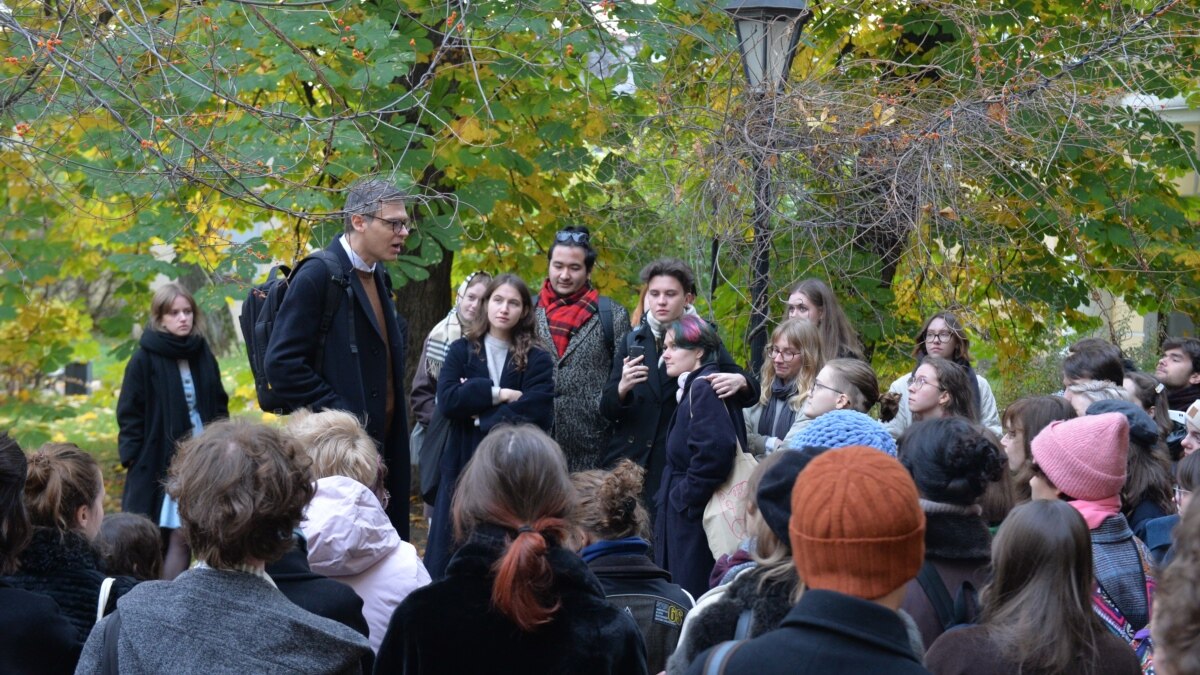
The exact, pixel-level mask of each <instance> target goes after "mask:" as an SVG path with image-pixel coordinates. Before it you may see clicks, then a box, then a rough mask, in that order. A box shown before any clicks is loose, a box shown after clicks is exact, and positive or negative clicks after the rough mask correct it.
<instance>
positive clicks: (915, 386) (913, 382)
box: [908, 375, 946, 391]
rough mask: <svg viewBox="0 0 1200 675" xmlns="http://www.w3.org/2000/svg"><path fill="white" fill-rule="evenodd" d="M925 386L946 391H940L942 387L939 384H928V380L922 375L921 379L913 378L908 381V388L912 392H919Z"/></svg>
mask: <svg viewBox="0 0 1200 675" xmlns="http://www.w3.org/2000/svg"><path fill="white" fill-rule="evenodd" d="M927 384H928V385H930V386H932V387H936V388H937V390H938V391H946V390H945V389H942V386H941V385H940V384H934V383H933V382H930V381H929V379H928V378H927V377H925V376H924V375H922V376H921V377H918V378H915V379H910V380H909V381H908V386H909V388H911V389H912V390H913V391H921V389H922V388H923V387H924V386H925V385H927Z"/></svg>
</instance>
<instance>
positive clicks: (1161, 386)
mask: <svg viewBox="0 0 1200 675" xmlns="http://www.w3.org/2000/svg"><path fill="white" fill-rule="evenodd" d="M1166 388H1167V385H1165V384H1163V383H1162V382H1159V383H1158V384H1156V385H1154V393H1156V394H1161V393H1163V389H1166Z"/></svg>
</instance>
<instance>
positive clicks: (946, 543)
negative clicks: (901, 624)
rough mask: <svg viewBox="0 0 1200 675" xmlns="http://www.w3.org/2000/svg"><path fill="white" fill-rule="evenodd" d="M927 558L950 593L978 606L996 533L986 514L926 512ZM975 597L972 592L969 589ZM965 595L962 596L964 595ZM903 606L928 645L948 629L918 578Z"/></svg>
mask: <svg viewBox="0 0 1200 675" xmlns="http://www.w3.org/2000/svg"><path fill="white" fill-rule="evenodd" d="M925 560H926V561H927V562H929V563H932V564H933V567H934V569H936V570H937V573H938V578H940V579H941V580H942V584H943V585H944V586H945V588H946V593H947V595H949V597H950V599H951V600H953V601H954V602H955V603H961V604H962V606H963V608H964V609H967V610H970V609H972V608H974V609H976V610H977V609H978V600H979V591H981V590H983V586H984V584H986V583H987V582H988V579H989V568H990V565H991V562H992V534H991V531H990V530H988V526H987V523H986V522H984V520H983V517H982V516H971V515H957V514H948V513H928V512H927V513H926V514H925ZM964 582H966V583H969V584H970V589H973V590H974V592H975V593H974V597H973V598H971V597H968V596H969V589H968V588H967V587H964V585H963V584H964ZM960 596H961V598H960ZM900 608H901V609H903V610H904V611H906V612H908V613H909V615H911V616H912V618H913V621H915V622H916V624H917V627H918V628H920V629H921V639H922V641H923V642H924V643H925V649H929V647H930V646H931V645H933V641H934V640H936V639H938V637H939V636H940V635H941V634H942V633H944V632H945V631H946V628H945V626H944V625H942V622H941V619H939V618H938V614H937V610H936V609H934V607H933V601H931V600H930V599H929V595H928V594H926V592H925V589H924V588H922V587H921V583H920V582H919V581H917V580H916V579H913V580H912V581H910V582H908V590H907V591H906V592H905V594H904V601H903V603H902V604H901V605H900ZM977 618H978V616H977V613H976V614H975V615H967V616H963V617H961V618H960V619H957V618H956V619H955V621H958V620H962V621H967V622H973V621H975V620H976V619H977Z"/></svg>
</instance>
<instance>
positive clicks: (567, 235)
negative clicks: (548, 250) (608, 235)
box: [554, 230, 592, 245]
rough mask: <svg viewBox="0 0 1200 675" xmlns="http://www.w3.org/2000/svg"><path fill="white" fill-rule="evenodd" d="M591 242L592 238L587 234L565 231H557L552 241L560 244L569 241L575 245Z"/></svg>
mask: <svg viewBox="0 0 1200 675" xmlns="http://www.w3.org/2000/svg"><path fill="white" fill-rule="evenodd" d="M591 240H592V237H591V235H589V234H588V233H587V232H567V231H566V230H559V231H558V233H557V234H555V235H554V241H555V242H557V243H560V244H564V243H566V242H568V241H571V242H575V243H576V244H584V245H586V244H587V243H588V242H590V241H591Z"/></svg>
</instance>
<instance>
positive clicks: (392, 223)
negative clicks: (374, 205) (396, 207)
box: [371, 216, 417, 234]
mask: <svg viewBox="0 0 1200 675" xmlns="http://www.w3.org/2000/svg"><path fill="white" fill-rule="evenodd" d="M371 217H372V218H374V219H375V220H378V221H379V222H381V223H384V224H386V225H387V226H388V227H390V228H392V233H393V234H400V232H401V230H403V231H405V232H408V233H409V234H412V233H413V232H415V231H416V230H417V226H416V225H413V223H412V221H411V220H409V219H408V218H396V219H389V218H380V217H379V216H371Z"/></svg>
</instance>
